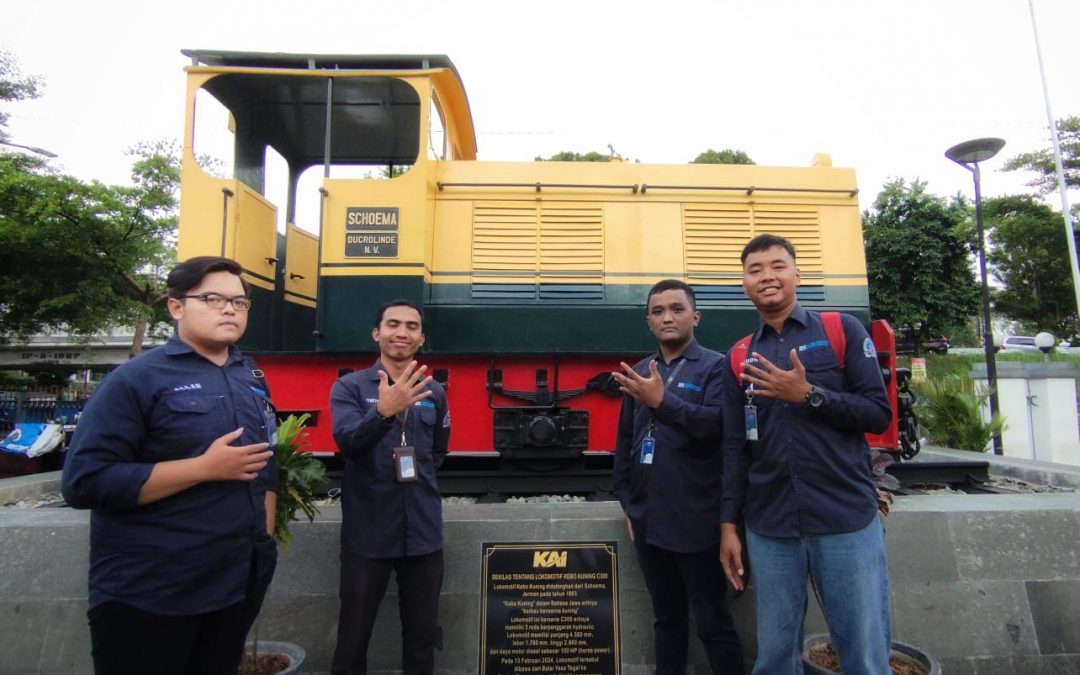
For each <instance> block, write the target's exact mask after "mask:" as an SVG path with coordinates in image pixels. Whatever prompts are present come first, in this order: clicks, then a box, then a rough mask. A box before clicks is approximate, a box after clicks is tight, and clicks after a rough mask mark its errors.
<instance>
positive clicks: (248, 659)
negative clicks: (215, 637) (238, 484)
mask: <svg viewBox="0 0 1080 675" xmlns="http://www.w3.org/2000/svg"><path fill="white" fill-rule="evenodd" d="M310 418H311V415H309V414H307V413H304V414H303V415H300V416H296V415H289V416H288V417H287V418H285V420H284V421H282V423H281V425H280V426H279V427H278V431H277V446H276V447H275V448H274V458H275V459H276V460H277V465H278V492H277V507H276V509H275V519H274V538H275V539H276V540H277V542H278V544H279V545H280V546H281V549H282V550H283V551H288V550H289V542H290V541H291V540H292V533H291V532H290V531H289V524H290V523H292V522H294V521H297V520H299V518H298V517H297V512H298V511H299V512H301V513H303V514H304V515H305V516H306V517H307V519H308V522H311V521H313V520H314V519H315V515H316V514H317V513H318V512H319V508H318V506H317V505H316V500H317V499H318V496H319V494H318V493H319V491H320V490H322V488H324V487H326V485H327V484H328V483H329V480H328V479H327V477H326V467H324V466H323V465H322V463H321V462H319V461H318V460H317V459H315V458H314V457H312V456H311V455H310V454H309V453H307V452H304V450H303V448H304V447H305V446H306V445H308V440H307V430H306V429H305V428H304V425H305V424H306V423H307V421H308V419H310ZM258 634H259V631H258V622H257V621H256V623H255V628H254V629H253V631H252V637H253V639H252V641H251V642H250V643H249V646H250V648H249V650H248V651H247V653H245V654H244V658H243V660H242V661H241V662H240V669H239V671H238V675H273V674H275V673H276V674H279V675H286V674H289V673H296V672H299V670H300V665H301V664H302V663H303V661H304V656H305V654H304V650H303V648H302V647H300V646H299V645H295V644H292V643H289V642H271V641H267V640H263V641H260V640H259V638H258Z"/></svg>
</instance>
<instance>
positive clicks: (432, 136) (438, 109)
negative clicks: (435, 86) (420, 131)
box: [428, 90, 446, 159]
mask: <svg viewBox="0 0 1080 675" xmlns="http://www.w3.org/2000/svg"><path fill="white" fill-rule="evenodd" d="M428 157H430V158H432V159H446V122H445V120H444V119H443V111H442V106H441V105H439V97H438V96H437V95H436V94H435V91H434V90H432V92H431V108H430V109H429V110H428Z"/></svg>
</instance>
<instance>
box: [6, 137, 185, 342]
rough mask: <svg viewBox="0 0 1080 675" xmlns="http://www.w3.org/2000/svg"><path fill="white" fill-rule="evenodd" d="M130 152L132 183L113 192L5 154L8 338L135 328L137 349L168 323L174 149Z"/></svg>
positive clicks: (173, 226) (145, 148)
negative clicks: (161, 322) (150, 329)
mask: <svg viewBox="0 0 1080 675" xmlns="http://www.w3.org/2000/svg"><path fill="white" fill-rule="evenodd" d="M131 154H132V156H133V158H134V162H133V166H132V185H130V186H109V185H104V184H102V183H100V182H97V181H92V182H89V183H85V182H83V181H80V180H78V179H76V178H74V177H72V176H67V175H63V174H59V173H56V172H54V171H52V170H50V169H49V168H48V166H47V165H45V164H44V163H42V162H41V161H39V160H36V159H32V158H28V157H26V156H25V155H22V154H19V153H8V152H2V153H0V269H3V270H4V274H3V276H0V338H6V339H10V338H13V337H25V336H27V335H29V334H31V333H35V332H41V331H47V330H64V331H67V332H70V333H73V334H76V335H86V334H91V333H94V332H97V331H100V330H103V329H105V328H107V327H109V326H113V325H128V326H135V327H136V339H135V342H134V344H133V351H138V350H139V349H141V344H142V336H143V333H142V331H143V330H145V328H146V326H147V325H148V324H150V323H153V321H154V315H155V312H158V315H157V316H158V318H164V316H163V314H162V313H161V312H162V310H161V308H162V304H163V301H164V292H163V291H164V284H163V278H164V274H165V271H166V270H167V269H168V268H169V267H171V265H172V262H173V259H174V256H175V253H174V248H175V246H174V244H175V232H176V188H177V185H178V182H179V157H178V153H177V152H176V149H175V146H173V145H171V144H167V143H156V144H143V145H140V146H137V147H135V148H133V149H132V150H131Z"/></svg>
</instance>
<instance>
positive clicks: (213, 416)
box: [62, 336, 277, 616]
mask: <svg viewBox="0 0 1080 675" xmlns="http://www.w3.org/2000/svg"><path fill="white" fill-rule="evenodd" d="M273 419H274V418H273V414H272V407H271V406H270V402H269V399H268V397H267V396H266V393H265V392H264V391H263V389H262V388H261V387H260V385H259V382H258V381H257V380H256V379H255V377H254V376H253V375H252V372H251V368H250V367H249V366H248V365H246V364H245V362H244V360H243V358H242V357H241V355H240V352H239V351H238V350H237V349H235V348H232V349H230V351H229V356H228V360H227V361H226V362H225V364H224V365H223V366H217V365H215V364H213V363H211V362H210V361H208V360H207V359H205V358H204V357H202V356H200V355H199V354H198V353H196V352H195V351H194V350H193V349H192V348H191V347H189V346H188V345H187V344H185V343H184V342H183V341H182V340H180V338H179V337H177V336H173V337H172V338H170V339H169V341H168V342H166V343H165V344H164V345H162V346H161V347H158V348H156V349H153V350H151V351H149V352H146V353H145V354H143V355H141V356H139V357H138V358H136V359H133V360H131V361H129V362H127V363H125V364H124V365H122V366H120V367H119V368H118V369H116V370H115V371H113V372H112V373H110V374H109V375H108V376H107V377H106V378H105V380H104V381H103V382H102V383H101V385H100V386H99V387H98V388H97V390H96V391H95V392H94V394H93V396H91V397H90V400H89V401H88V402H87V404H86V408H85V410H84V411H83V413H82V415H81V416H80V417H79V424H78V425H77V426H76V428H75V434H74V436H73V437H72V440H71V447H70V448H69V449H68V452H67V460H66V463H65V466H64V476H63V483H62V490H63V494H64V498H65V499H66V500H67V502H68V504H69V505H71V506H73V507H75V508H90V509H93V511H92V513H91V516H90V588H89V595H90V607H91V608H93V607H96V606H97V605H100V604H102V603H104V602H110V601H119V602H123V603H125V604H128V605H131V606H133V607H136V608H138V609H141V610H143V611H146V612H151V613H154V614H160V615H171V616H188V615H193V614H202V613H204V612H212V611H216V610H218V609H222V608H224V607H227V606H229V605H232V604H235V603H237V602H239V601H241V600H243V599H244V587H245V584H246V583H247V580H248V577H249V575H250V574H251V572H252V556H253V555H254V556H255V562H256V565H258V566H262V565H266V566H269V565H272V564H273V560H275V559H276V555H277V552H276V546H275V545H274V543H273V540H272V539H271V538H270V535H269V534H268V533H267V532H266V506H265V497H266V492H267V489H268V487H270V488H271V489H274V490H276V489H277V488H276V483H277V467H276V464H275V463H274V462H273V460H272V459H271V461H270V463H269V464H268V465H267V467H265V468H264V469H263V470H262V471H260V472H259V476H258V477H257V478H256V479H255V480H252V481H239V480H233V481H208V482H204V483H199V484H197V485H194V486H192V487H190V488H188V489H186V490H182V491H180V492H178V493H176V494H174V495H171V496H169V497H166V498H164V499H161V500H159V501H156V502H153V503H150V504H145V505H143V506H139V505H138V504H137V501H138V497H139V491H140V490H141V489H142V486H143V484H144V483H145V482H146V479H147V478H149V476H150V472H151V471H152V470H153V468H154V465H155V464H157V463H158V462H164V461H169V460H176V459H186V458H189V457H197V456H199V455H201V454H203V453H204V452H206V449H207V448H208V447H210V444H211V443H212V442H213V441H214V440H215V439H217V438H218V437H220V436H223V435H224V434H226V433H228V432H230V431H234V430H235V429H237V428H238V427H244V433H243V435H242V436H241V437H240V439H239V440H237V441H235V442H234V443H233V444H234V445H248V444H252V443H259V442H266V441H268V439H269V437H270V435H272V434H273V433H274V421H273ZM268 424H269V427H268ZM271 486H273V487H271ZM260 569H261V567H260Z"/></svg>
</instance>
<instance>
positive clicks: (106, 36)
mask: <svg viewBox="0 0 1080 675" xmlns="http://www.w3.org/2000/svg"><path fill="white" fill-rule="evenodd" d="M1035 11H1036V18H1037V20H1038V29H1039V37H1040V40H1041V44H1042V51H1043V59H1044V62H1045V69H1046V78H1047V83H1048V85H1049V90H1050V97H1051V104H1052V106H1053V111H1054V115H1055V116H1056V117H1058V118H1060V117H1064V116H1066V115H1070V114H1080V51H1078V50H1077V49H1076V46H1075V45H1076V43H1077V37H1076V36H1077V34H1078V32H1080V1H1078V0H1035ZM0 19H2V23H0V47H2V48H4V49H6V50H8V51H10V52H11V53H13V54H14V55H15V56H16V57H17V58H18V59H19V61H20V63H21V67H22V70H23V72H24V73H28V74H37V75H40V76H41V77H42V78H43V79H44V81H45V87H44V90H43V96H42V97H41V99H39V100H38V101H33V102H28V103H20V104H13V105H8V106H6V110H8V111H9V112H10V113H12V120H11V124H10V132H11V136H12V140H13V141H15V142H19V143H24V144H27V145H34V146H39V147H43V148H47V149H49V150H51V151H53V152H56V153H57V154H59V155H60V157H59V158H58V159H57V160H54V161H56V162H58V163H59V164H60V165H61V167H62V168H63V169H64V170H65V171H67V172H69V173H72V174H74V175H77V176H79V177H81V178H84V179H88V178H97V179H100V180H104V181H106V182H126V181H127V176H128V167H129V160H128V159H127V158H126V157H125V156H124V155H123V150H124V148H126V147H128V146H130V145H132V144H133V143H136V142H138V141H142V140H155V139H160V138H178V137H179V136H180V134H181V132H182V125H183V110H182V105H183V95H184V80H183V72H182V68H183V67H184V66H185V65H186V64H187V63H188V60H187V59H185V58H184V57H183V56H182V55H181V54H180V49H182V48H203V49H229V50H246V51H282V52H299V53H347V54H362V53H363V54H376V53H397V54H404V53H416V54H420V53H428V54H446V55H448V56H449V57H450V58H451V59H452V60H453V62H454V63H455V65H456V66H457V68H458V71H459V72H460V73H461V76H462V78H463V80H464V83H465V89H466V91H467V92H468V95H469V99H470V102H471V105H472V112H473V117H474V121H475V124H476V129H477V142H478V146H479V157H480V159H483V160H523V161H528V160H531V159H532V158H533V157H534V156H536V155H545V156H546V155H550V154H553V153H555V152H558V151H560V150H576V151H588V150H601V151H602V150H606V148H607V146H608V144H611V145H612V146H613V147H614V148H615V150H616V151H618V152H619V153H620V154H622V155H623V156H625V157H627V158H628V159H639V160H641V161H642V162H671V163H682V162H687V161H690V160H691V159H693V158H694V157H695V156H696V155H697V154H698V153H699V152H701V151H703V150H705V149H707V148H710V147H711V148H714V149H717V150H719V149H721V148H738V149H741V150H744V151H746V152H747V153H748V154H749V155H750V156H751V157H752V158H753V159H754V160H756V161H757V162H758V163H759V164H768V165H790V166H808V165H809V163H810V160H811V158H812V157H813V155H814V153H816V152H828V153H831V154H832V157H833V163H834V165H836V166H849V167H854V168H855V169H856V171H857V173H858V178H859V187H860V192H861V197H860V200H861V204H862V207H863V208H867V207H869V206H870V204H871V203H872V201H873V198H874V196H875V195H876V194H877V193H878V192H879V190H880V188H881V186H882V184H883V183H884V182H886V181H887V180H889V179H890V177H893V176H901V177H904V178H907V179H913V178H916V177H918V178H922V179H924V180H927V181H928V182H929V184H930V189H931V190H932V191H933V192H936V193H937V194H941V195H952V194H955V193H956V192H958V191H961V192H963V193H965V194H969V195H970V194H971V176H970V174H969V173H968V172H967V171H965V170H963V169H961V168H960V167H958V166H956V165H955V164H952V163H951V162H949V161H948V160H947V159H945V157H944V155H943V153H944V151H945V149H946V148H948V147H949V146H951V145H953V144H955V143H958V142H960V141H965V140H968V139H972V138H978V137H981V136H999V137H1001V138H1004V139H1006V141H1007V145H1006V146H1005V149H1004V150H1003V151H1002V153H1001V155H999V156H998V157H997V158H995V159H993V160H990V161H989V162H987V163H986V164H985V165H984V173H983V191H984V194H985V195H987V196H990V195H997V194H1006V193H1016V192H1024V191H1027V188H1026V187H1025V186H1024V183H1025V182H1026V180H1028V179H1029V178H1028V177H1025V176H1024V175H1022V174H1019V173H1016V172H1012V173H1006V172H1002V171H998V170H997V169H998V168H999V167H1000V165H1001V164H1002V162H1003V160H1004V159H1005V158H1007V157H1010V156H1012V155H1014V154H1017V153H1020V152H1024V151H1028V150H1034V149H1037V148H1039V147H1049V144H1050V142H1049V136H1048V133H1047V129H1046V122H1047V120H1046V108H1045V104H1044V99H1043V89H1042V85H1041V82H1040V79H1039V68H1038V61H1037V56H1036V50H1035V43H1034V38H1033V34H1032V26H1031V18H1030V14H1029V5H1028V0H904V1H897V0H892V1H890V2H885V1H883V0H801V1H800V0H743V1H738V2H735V1H730V0H713V1H711V2H683V1H681V0H668V1H667V2H658V1H656V0H651V1H649V2H637V1H636V0H623V1H621V2H610V1H607V0H574V1H571V2H567V1H564V0H546V1H545V2H514V1H512V0H501V1H497V2H479V1H474V0H453V1H447V0H444V1H442V2H428V1H426V0H425V1H413V0H395V1H388V0H380V1H379V2H371V1H369V0H349V1H343V2H339V1H329V0H306V1H305V2H297V1H295V0H292V1H280V0H260V1H255V0H250V1H245V2H239V1H235V0H214V1H207V0H185V1H184V2H177V1H173V2H169V1H168V0H165V1H164V2H155V1H147V0H139V1H137V2H136V1H127V0H115V1H110V0H98V1H97V2H84V1H79V2H73V1H60V0H35V1H30V0H22V1H19V2H6V3H4V7H3V9H2V10H0ZM1072 201H1073V202H1074V203H1075V202H1076V201H1077V199H1076V195H1075V194H1074V195H1073V198H1072ZM1050 203H1051V204H1052V205H1053V206H1054V207H1055V208H1059V207H1060V201H1059V200H1058V199H1057V197H1053V198H1052V200H1051V201H1050Z"/></svg>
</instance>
